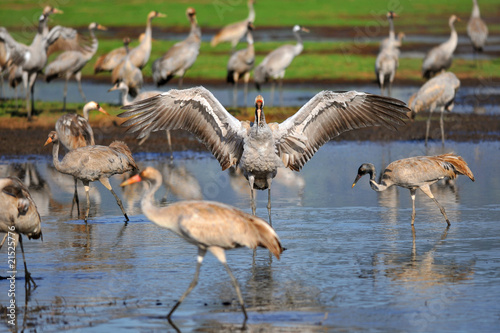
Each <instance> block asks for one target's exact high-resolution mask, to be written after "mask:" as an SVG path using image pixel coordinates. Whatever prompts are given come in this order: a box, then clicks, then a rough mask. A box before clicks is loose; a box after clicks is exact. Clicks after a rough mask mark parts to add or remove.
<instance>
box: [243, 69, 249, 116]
mask: <svg viewBox="0 0 500 333" xmlns="http://www.w3.org/2000/svg"><path fill="white" fill-rule="evenodd" d="M243 80H244V82H245V88H244V100H245V105H244V106H245V107H247V105H248V81H250V72H246V73H245V76H243Z"/></svg>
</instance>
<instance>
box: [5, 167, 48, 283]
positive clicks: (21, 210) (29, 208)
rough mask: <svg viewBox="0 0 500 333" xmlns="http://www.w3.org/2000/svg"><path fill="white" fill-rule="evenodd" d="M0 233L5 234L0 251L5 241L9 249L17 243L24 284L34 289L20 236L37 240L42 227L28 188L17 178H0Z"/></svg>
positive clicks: (40, 235) (33, 281) (40, 234)
mask: <svg viewBox="0 0 500 333" xmlns="http://www.w3.org/2000/svg"><path fill="white" fill-rule="evenodd" d="M0 233H5V236H4V238H3V240H2V243H0V249H1V248H2V245H3V244H4V242H5V240H6V239H7V244H8V246H9V247H10V246H12V242H13V246H14V247H16V246H17V243H18V242H19V245H20V246H21V252H22V253H23V261H24V274H25V284H26V285H27V286H29V287H30V288H31V283H33V286H34V287H36V283H35V280H33V278H32V277H31V274H30V273H29V272H28V267H27V266H26V259H25V257H24V248H23V237H22V235H23V234H24V235H26V236H28V239H38V238H40V237H42V225H41V220H40V214H38V210H37V208H36V205H35V202H34V201H33V199H32V198H31V195H30V193H29V191H28V188H27V187H26V185H24V184H23V183H22V182H21V180H19V178H17V177H6V178H0ZM42 239H43V238H42ZM10 270H15V269H10Z"/></svg>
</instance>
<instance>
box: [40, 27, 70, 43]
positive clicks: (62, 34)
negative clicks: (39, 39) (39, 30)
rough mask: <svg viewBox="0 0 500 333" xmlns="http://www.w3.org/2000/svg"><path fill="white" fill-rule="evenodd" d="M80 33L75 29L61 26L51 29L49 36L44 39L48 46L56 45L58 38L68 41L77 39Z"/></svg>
mask: <svg viewBox="0 0 500 333" xmlns="http://www.w3.org/2000/svg"><path fill="white" fill-rule="evenodd" d="M77 34H78V32H77V31H76V30H75V29H73V28H66V27H62V26H60V25H56V26H55V27H53V28H52V29H50V32H49V34H48V35H47V36H46V37H45V38H44V41H45V42H46V43H47V45H52V44H54V43H55V42H56V41H57V39H58V38H63V39H66V40H72V39H76V36H77Z"/></svg>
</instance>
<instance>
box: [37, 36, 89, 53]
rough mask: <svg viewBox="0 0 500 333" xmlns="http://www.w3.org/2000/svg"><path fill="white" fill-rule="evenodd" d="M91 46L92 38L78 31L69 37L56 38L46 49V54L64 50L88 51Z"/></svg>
mask: <svg viewBox="0 0 500 333" xmlns="http://www.w3.org/2000/svg"><path fill="white" fill-rule="evenodd" d="M91 48H92V39H91V38H89V37H87V36H85V35H82V34H80V33H76V34H74V37H73V35H71V37H70V38H58V39H57V40H56V41H55V42H54V43H52V44H51V45H50V46H49V48H48V49H47V56H50V55H51V54H53V53H57V52H64V51H78V52H89V51H90V50H91Z"/></svg>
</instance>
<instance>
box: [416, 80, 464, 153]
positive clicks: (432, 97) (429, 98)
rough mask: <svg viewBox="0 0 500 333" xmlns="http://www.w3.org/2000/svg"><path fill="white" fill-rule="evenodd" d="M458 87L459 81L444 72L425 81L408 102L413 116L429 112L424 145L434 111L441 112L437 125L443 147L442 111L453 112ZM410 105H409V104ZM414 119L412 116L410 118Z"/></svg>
mask: <svg viewBox="0 0 500 333" xmlns="http://www.w3.org/2000/svg"><path fill="white" fill-rule="evenodd" d="M459 87H460V80H459V79H458V78H457V76H456V75H455V74H453V73H451V72H445V73H442V74H439V75H438V76H435V77H433V78H432V79H430V80H429V81H427V82H426V83H425V84H424V85H423V86H422V87H421V88H420V89H419V90H418V92H417V94H416V95H415V96H412V97H411V98H410V99H411V101H409V107H410V108H411V110H412V113H413V114H416V113H418V112H421V111H425V110H429V118H428V119H427V124H426V130H425V145H426V146H427V139H428V138H429V129H430V126H431V117H432V113H433V112H434V110H439V111H441V118H440V120H439V125H440V127H441V143H442V145H443V146H444V119H443V117H444V111H445V110H446V111H451V110H453V106H454V102H455V96H456V94H457V90H458V88H459ZM410 103H411V104H410ZM412 118H414V116H412Z"/></svg>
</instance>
